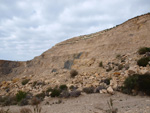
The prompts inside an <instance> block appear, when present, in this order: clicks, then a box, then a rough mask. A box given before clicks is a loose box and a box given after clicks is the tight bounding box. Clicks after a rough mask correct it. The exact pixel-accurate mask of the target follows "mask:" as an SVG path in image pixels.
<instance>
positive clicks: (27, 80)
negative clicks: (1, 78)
mask: <svg viewBox="0 0 150 113" xmlns="http://www.w3.org/2000/svg"><path fill="white" fill-rule="evenodd" d="M29 81H30V79H25V80H23V81H22V85H26V84H27V83H28V82H29Z"/></svg>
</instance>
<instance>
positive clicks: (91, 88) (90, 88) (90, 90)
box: [83, 87, 94, 94]
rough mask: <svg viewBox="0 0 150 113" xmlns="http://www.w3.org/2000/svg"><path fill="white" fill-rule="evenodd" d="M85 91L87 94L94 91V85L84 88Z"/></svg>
mask: <svg viewBox="0 0 150 113" xmlns="http://www.w3.org/2000/svg"><path fill="white" fill-rule="evenodd" d="M83 92H85V93H87V94H90V93H94V87H86V88H83Z"/></svg>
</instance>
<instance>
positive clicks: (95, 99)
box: [4, 92, 150, 113]
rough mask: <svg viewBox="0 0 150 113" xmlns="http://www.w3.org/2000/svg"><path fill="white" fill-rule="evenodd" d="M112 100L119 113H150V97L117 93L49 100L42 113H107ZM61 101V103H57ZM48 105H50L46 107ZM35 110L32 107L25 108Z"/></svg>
mask: <svg viewBox="0 0 150 113" xmlns="http://www.w3.org/2000/svg"><path fill="white" fill-rule="evenodd" d="M110 98H112V99H113V100H114V101H113V104H114V108H118V113H150V97H147V96H129V95H125V94H122V93H119V92H117V93H116V94H115V95H109V94H89V95H87V94H83V95H81V96H80V97H78V98H69V99H59V98H53V99H52V98H48V99H46V100H45V101H44V102H42V104H41V106H42V111H43V112H42V113H44V112H46V113H105V110H108V109H109V107H108V104H107V101H108V100H110ZM59 100H61V101H62V102H61V103H57V102H58V101H59ZM46 103H49V104H47V105H46ZM24 107H29V108H31V109H33V107H32V106H24ZM24 107H18V106H10V107H5V108H4V109H7V108H9V109H10V111H14V112H15V113H19V110H20V109H21V108H24Z"/></svg>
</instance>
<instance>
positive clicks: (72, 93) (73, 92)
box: [70, 90, 81, 97]
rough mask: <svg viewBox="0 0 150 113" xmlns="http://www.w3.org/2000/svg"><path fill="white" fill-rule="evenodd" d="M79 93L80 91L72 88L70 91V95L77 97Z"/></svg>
mask: <svg viewBox="0 0 150 113" xmlns="http://www.w3.org/2000/svg"><path fill="white" fill-rule="evenodd" d="M80 95H81V91H77V90H74V91H71V92H70V97H78V96H80Z"/></svg>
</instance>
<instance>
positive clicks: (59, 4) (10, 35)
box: [0, 0, 150, 60]
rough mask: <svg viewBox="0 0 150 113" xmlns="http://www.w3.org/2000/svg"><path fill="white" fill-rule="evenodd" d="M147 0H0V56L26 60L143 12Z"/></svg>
mask: <svg viewBox="0 0 150 113" xmlns="http://www.w3.org/2000/svg"><path fill="white" fill-rule="evenodd" d="M149 8H150V1H148V0H113V1H110V0H82V1H81V0H63V1H60V0H55V1H54V0H42V1H40V0H32V1H31V0H24V1H20V0H0V51H1V52H0V59H6V60H30V59H32V58H34V57H35V56H37V55H40V54H41V53H42V52H44V51H45V50H47V49H49V48H51V47H52V46H54V45H55V44H56V43H58V42H60V41H63V40H65V39H68V38H72V37H73V36H78V35H84V34H89V33H93V32H97V31H100V30H103V29H106V28H109V27H112V26H114V25H116V24H120V23H122V22H124V21H126V20H127V19H130V18H132V17H134V16H137V15H141V14H144V13H147V12H148V11H149Z"/></svg>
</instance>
